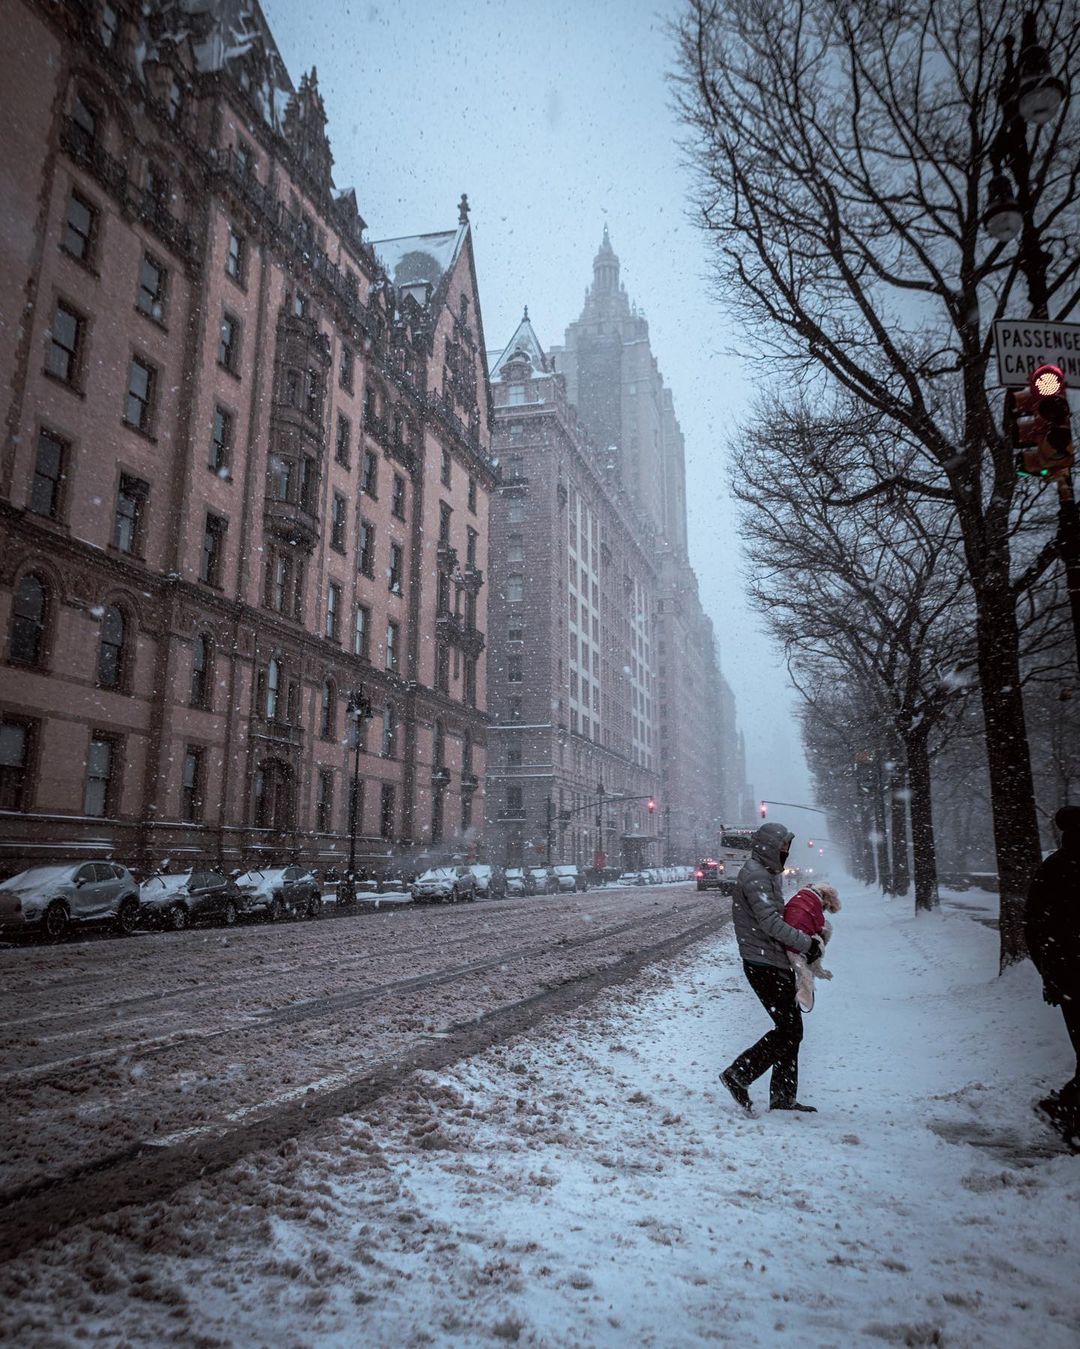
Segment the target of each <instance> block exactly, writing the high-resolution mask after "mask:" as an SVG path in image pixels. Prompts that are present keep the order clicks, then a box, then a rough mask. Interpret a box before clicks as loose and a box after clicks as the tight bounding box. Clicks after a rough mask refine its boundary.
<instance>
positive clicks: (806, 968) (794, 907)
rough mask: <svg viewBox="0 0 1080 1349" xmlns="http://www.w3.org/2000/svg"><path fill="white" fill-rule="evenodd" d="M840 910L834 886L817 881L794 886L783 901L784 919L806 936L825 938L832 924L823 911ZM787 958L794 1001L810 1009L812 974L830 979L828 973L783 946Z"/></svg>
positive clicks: (811, 1005)
mask: <svg viewBox="0 0 1080 1349" xmlns="http://www.w3.org/2000/svg"><path fill="white" fill-rule="evenodd" d="M826 912H828V913H839V912H840V896H839V895H838V894H837V892H836V887H835V886H832V885H827V884H826V883H825V882H824V881H818V882H816V883H815V884H814V885H804V886H803V888H802V889H801V890H796V891H795V893H794V894H793V895H792V896H791V898H790V899H789V900H788V902H787V903H786V904H785V905H784V922H785V923H787V924H789V926H791V927H795V928H798V929H799V931H800V932H805V933H806V935H807V936H808V937H820V938H821V939H822V941H824V942H828V940H829V938H830V937H831V936H832V925H831V924H830V923H829V922H827V921H826V918H825V914H826ZM787 955H788V960H790V961H791V967H792V969H793V970H794V971H795V1001H796V1002H797V1003H798V1004H799V1008H800V1010H801V1011H804V1012H812V1011H813V1010H814V978H815V976H816V977H817V978H819V979H831V978H832V974H831V972H830V971H829V970H827V969H825V968H824V966H823V965H822V963H821V961H820V960H819V961H818V962H817V963H816V964H815V965H808V964H807V963H806V957H805V956H804V955H802V954H801V952H799V951H793V950H792V949H791V947H790V946H789V947H787Z"/></svg>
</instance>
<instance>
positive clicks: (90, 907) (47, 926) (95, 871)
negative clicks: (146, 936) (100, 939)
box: [0, 862, 139, 941]
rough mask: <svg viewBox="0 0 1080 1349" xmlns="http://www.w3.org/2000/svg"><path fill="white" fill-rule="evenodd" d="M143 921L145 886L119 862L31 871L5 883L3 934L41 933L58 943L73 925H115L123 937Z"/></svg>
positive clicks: (0, 900)
mask: <svg viewBox="0 0 1080 1349" xmlns="http://www.w3.org/2000/svg"><path fill="white" fill-rule="evenodd" d="M138 921H139V887H138V886H137V885H136V884H135V877H134V876H132V874H131V872H130V871H128V869H127V867H122V866H119V865H118V864H117V863H116V862H72V863H70V864H68V865H66V866H47V867H30V868H29V869H28V870H27V871H20V872H19V873H18V875H16V876H12V877H10V879H8V880H6V881H4V882H3V883H2V884H0V932H4V933H7V934H10V935H18V934H21V933H28V932H41V933H43V934H44V935H45V936H46V937H48V938H49V939H50V941H58V940H59V939H60V938H61V937H62V936H63V935H64V933H65V932H66V931H67V930H68V928H69V927H70V926H71V925H72V924H76V923H77V924H83V923H111V924H113V926H115V927H116V929H117V930H118V931H120V932H123V933H128V932H131V931H132V929H133V928H134V927H135V926H136V924H137V923H138Z"/></svg>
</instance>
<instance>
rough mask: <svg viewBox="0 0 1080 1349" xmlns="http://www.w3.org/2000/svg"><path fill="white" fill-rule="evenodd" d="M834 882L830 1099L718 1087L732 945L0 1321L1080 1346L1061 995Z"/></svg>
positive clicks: (814, 1085)
mask: <svg viewBox="0 0 1080 1349" xmlns="http://www.w3.org/2000/svg"><path fill="white" fill-rule="evenodd" d="M843 894H844V910H843V912H842V913H841V914H840V915H839V918H838V919H837V922H836V928H837V935H836V940H835V942H834V943H833V946H832V948H831V949H830V953H829V960H828V963H829V965H830V967H831V968H832V969H833V970H834V972H835V976H836V977H835V979H834V981H833V982H832V983H831V984H827V985H820V986H819V991H818V1001H817V1007H816V1008H815V1011H814V1012H813V1014H812V1015H811V1016H810V1017H808V1018H807V1038H806V1042H805V1046H804V1052H803V1060H802V1067H803V1073H802V1080H803V1084H802V1089H801V1092H800V1095H801V1096H802V1098H803V1099H804V1100H807V1101H810V1102H813V1103H814V1104H816V1105H817V1106H818V1107H819V1112H820V1113H818V1114H817V1115H804V1116H796V1115H787V1114H785V1115H769V1114H768V1112H767V1111H766V1112H764V1113H763V1115H762V1116H761V1117H760V1118H755V1119H746V1118H743V1117H742V1116H740V1115H738V1114H737V1113H736V1111H735V1109H734V1107H733V1105H732V1103H731V1102H730V1100H729V1099H728V1097H727V1095H726V1093H725V1092H723V1090H722V1089H721V1090H719V1091H718V1090H717V1086H718V1084H717V1081H716V1075H717V1072H718V1070H719V1069H720V1068H722V1067H723V1066H724V1065H725V1064H726V1063H727V1062H728V1061H729V1060H730V1058H732V1057H733V1056H734V1055H735V1054H736V1053H737V1052H738V1051H739V1050H741V1049H742V1048H744V1047H745V1045H746V1044H747V1043H748V1042H749V1041H750V1040H751V1039H753V1038H755V1037H756V1036H757V1035H758V1034H760V1033H761V1032H762V1031H763V1030H764V1029H765V1027H766V1021H765V1017H764V1014H763V1013H762V1011H761V1009H760V1007H759V1006H758V1005H757V1003H756V1002H755V1000H754V999H753V997H752V995H751V993H750V991H749V989H748V988H747V986H746V984H745V981H744V979H743V977H742V973H741V969H740V967H739V965H738V962H737V959H736V957H735V953H734V949H733V945H732V942H731V940H730V938H727V939H725V940H722V941H717V942H714V943H712V944H711V945H709V946H708V947H703V948H700V949H699V950H698V951H696V952H694V953H693V954H692V955H690V956H687V957H686V958H684V959H682V960H681V961H679V962H677V963H676V964H675V965H673V966H672V967H669V968H668V969H666V970H656V971H653V972H652V973H650V974H649V975H647V976H645V977H644V978H642V979H640V980H638V981H637V982H636V983H635V984H634V985H633V986H628V987H626V988H624V989H623V990H621V991H620V992H619V993H617V994H612V995H608V996H606V997H605V998H604V999H603V1000H602V1001H601V1002H599V1003H598V1004H596V1005H595V1006H594V1007H593V1009H592V1010H591V1012H590V1013H587V1014H582V1015H580V1016H578V1017H577V1018H574V1019H573V1020H571V1021H569V1022H567V1021H564V1022H562V1023H559V1024H558V1025H554V1024H552V1025H549V1026H548V1027H546V1030H547V1038H546V1039H545V1038H542V1037H541V1035H539V1034H536V1035H533V1036H530V1037H527V1038H522V1039H521V1040H518V1041H516V1042H514V1043H512V1044H510V1045H506V1046H503V1047H501V1048H499V1049H496V1050H492V1051H490V1052H488V1053H487V1054H484V1055H482V1056H480V1057H478V1058H476V1059H473V1060H471V1061H468V1062H466V1063H464V1064H462V1065H460V1066H459V1067H458V1068H456V1069H455V1070H453V1071H449V1072H446V1073H443V1074H440V1075H438V1077H435V1076H434V1075H423V1074H420V1075H414V1076H413V1077H411V1078H409V1079H406V1080H405V1081H404V1082H403V1083H402V1086H401V1089H400V1091H399V1092H398V1093H396V1094H395V1095H394V1096H393V1097H391V1098H388V1099H384V1100H383V1101H382V1102H381V1103H380V1105H379V1107H378V1109H377V1110H376V1111H375V1112H373V1113H372V1115H371V1116H370V1117H369V1118H368V1119H366V1120H361V1119H349V1120H342V1121H340V1122H339V1123H338V1124H337V1125H336V1126H335V1127H334V1128H333V1129H332V1130H330V1131H328V1132H325V1133H323V1134H321V1135H318V1136H314V1137H305V1138H302V1139H301V1140H299V1142H298V1144H296V1145H290V1146H287V1147H286V1148H285V1149H283V1151H282V1155H278V1154H274V1155H259V1156H254V1157H252V1158H250V1159H248V1160H247V1161H246V1162H245V1163H243V1164H241V1165H239V1166H237V1167H235V1168H234V1169H233V1170H232V1171H230V1172H229V1173H227V1174H226V1175H225V1176H223V1177H219V1178H216V1179H215V1180H214V1181H213V1183H210V1182H207V1183H202V1184H198V1185H193V1186H189V1187H188V1188H187V1189H185V1190H184V1191H182V1192H181V1193H180V1194H179V1195H177V1196H175V1198H174V1199H173V1200H172V1201H170V1202H169V1203H168V1204H161V1205H154V1206H152V1207H150V1208H148V1209H143V1210H136V1209H128V1210H125V1211H123V1212H121V1213H119V1214H117V1215H115V1216H113V1217H111V1218H108V1219H102V1220H100V1221H97V1222H95V1223H93V1224H87V1225H85V1226H83V1227H81V1228H79V1229H77V1230H75V1231H73V1232H71V1233H68V1234H67V1236H66V1237H64V1238H61V1239H57V1240H56V1241H54V1242H52V1243H50V1244H49V1245H47V1246H43V1247H40V1248H38V1249H37V1250H36V1251H34V1252H31V1253H30V1254H28V1255H26V1256H25V1257H23V1258H22V1259H20V1260H19V1261H17V1262H14V1263H12V1264H11V1265H8V1266H6V1267H4V1268H3V1269H0V1299H2V1306H3V1310H2V1311H0V1338H3V1336H4V1334H5V1333H6V1334H7V1335H8V1336H9V1337H10V1338H12V1339H14V1340H15V1341H17V1342H18V1343H20V1344H21V1345H33V1344H43V1343H50V1344H65V1343H71V1342H74V1341H75V1339H76V1338H77V1337H80V1336H87V1335H88V1336H91V1337H92V1336H94V1335H99V1336H101V1338H102V1339H103V1340H104V1342H107V1343H114V1342H117V1341H120V1340H128V1339H129V1340H131V1341H133V1342H136V1343H159V1342H165V1341H167V1340H171V1339H179V1340H181V1341H184V1342H191V1341H193V1340H196V1339H198V1341H199V1342H200V1343H204V1344H227V1345H233V1344H235V1345H262V1344H285V1343H288V1344H301V1343H304V1344H316V1345H342V1346H344V1345H350V1346H351V1345H356V1344H358V1343H362V1344H365V1345H411V1344H421V1343H423V1344H435V1345H471V1344H476V1343H481V1342H487V1343H490V1342H498V1341H500V1340H503V1341H510V1342H513V1341H516V1342H518V1343H521V1344H529V1345H560V1346H562V1345H612V1346H614V1345H620V1346H621V1345H639V1344H640V1345H679V1346H684V1345H698V1344H706V1343H709V1344H715V1343H738V1344H739V1345H741V1346H748V1345H749V1346H753V1345H763V1346H764V1345H768V1346H773V1345H785V1344H789V1343H790V1344H796V1343H797V1344H799V1345H801V1346H805V1345H844V1346H847V1345H853V1344H881V1343H883V1342H884V1343H893V1344H909V1345H921V1344H944V1345H975V1344H977V1345H980V1346H1002V1349H1005V1347H1006V1346H1008V1347H1009V1349H1013V1347H1014V1346H1016V1345H1017V1344H1019V1343H1021V1342H1022V1341H1024V1340H1026V1339H1031V1338H1037V1339H1038V1341H1039V1343H1040V1349H1056V1346H1061V1347H1062V1349H1065V1347H1066V1346H1069V1347H1070V1349H1072V1347H1074V1346H1075V1345H1076V1343H1077V1331H1076V1327H1077V1325H1078V1324H1080V1291H1078V1288H1077V1281H1076V1251H1077V1249H1080V1216H1078V1215H1080V1202H1078V1201H1080V1159H1078V1158H1075V1157H1071V1156H1062V1155H1055V1154H1054V1152H1053V1147H1052V1142H1053V1140H1052V1135H1050V1134H1049V1133H1048V1131H1046V1130H1045V1129H1044V1127H1043V1126H1042V1125H1041V1124H1040V1123H1039V1121H1038V1120H1037V1119H1036V1118H1035V1116H1034V1115H1033V1113H1032V1110H1031V1103H1032V1101H1033V1100H1034V1099H1035V1098H1036V1097H1037V1096H1039V1095H1041V1094H1043V1092H1044V1091H1045V1089H1046V1088H1047V1087H1049V1086H1050V1085H1057V1084H1059V1083H1060V1082H1061V1081H1062V1080H1063V1079H1064V1078H1065V1077H1066V1076H1068V1075H1069V1073H1070V1072H1071V1060H1070V1055H1069V1050H1068V1042H1067V1039H1066V1037H1065V1033H1064V1029H1063V1028H1062V1025H1061V1018H1060V1015H1059V1013H1057V1012H1056V1011H1055V1010H1053V1009H1050V1008H1047V1007H1045V1006H1044V1004H1043V1003H1042V1001H1041V998H1040V994H1039V987H1038V980H1037V978H1036V976H1035V973H1034V971H1033V970H1032V968H1031V967H1030V966H1029V965H1025V966H1022V967H1019V968H1017V969H1014V970H1011V971H1009V972H1008V973H1007V974H1006V975H1005V976H1004V977H1003V978H997V977H996V959H997V937H996V933H994V932H993V931H992V929H991V928H990V927H988V926H986V925H985V924H983V923H981V922H979V921H977V916H978V915H977V914H976V913H973V912H969V911H965V910H959V909H957V910H953V909H947V910H946V911H945V912H943V913H940V914H935V915H933V916H929V917H926V916H924V917H921V918H920V919H918V920H917V921H916V920H915V919H914V918H913V917H912V915H911V913H910V906H909V904H908V902H904V903H903V904H902V905H901V904H900V903H899V902H893V903H891V904H888V903H886V902H884V901H883V900H881V898H880V897H878V896H876V895H874V894H872V893H870V892H861V891H853V890H851V889H847V890H845V891H844V892H843ZM965 898H966V897H965ZM753 1094H754V1095H755V1097H757V1098H758V1099H759V1100H761V1101H762V1102H764V1101H765V1100H766V1099H767V1091H766V1089H765V1084H764V1082H761V1083H758V1084H757V1085H756V1087H755V1089H754V1091H753Z"/></svg>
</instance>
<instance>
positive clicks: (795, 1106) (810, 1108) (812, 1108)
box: [769, 1101, 817, 1115]
mask: <svg viewBox="0 0 1080 1349" xmlns="http://www.w3.org/2000/svg"><path fill="white" fill-rule="evenodd" d="M769 1109H770V1110H801V1111H802V1113H803V1114H804V1115H816V1114H817V1106H816V1105H803V1103H802V1101H792V1103H791V1104H790V1105H770V1106H769Z"/></svg>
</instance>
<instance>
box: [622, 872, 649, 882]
mask: <svg viewBox="0 0 1080 1349" xmlns="http://www.w3.org/2000/svg"><path fill="white" fill-rule="evenodd" d="M615 884H616V885H644V884H645V876H644V873H643V872H640V871H624V872H622V873H621V875H620V876H619V879H618V880H617V881H616V882H615Z"/></svg>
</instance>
